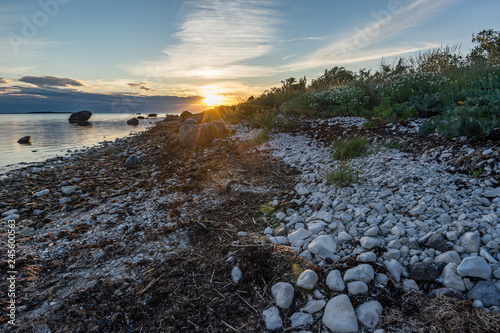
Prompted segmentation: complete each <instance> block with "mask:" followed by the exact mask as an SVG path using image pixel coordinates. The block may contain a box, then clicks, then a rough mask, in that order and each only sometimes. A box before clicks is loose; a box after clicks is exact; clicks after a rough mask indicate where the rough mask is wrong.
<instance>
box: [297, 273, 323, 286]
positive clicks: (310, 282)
mask: <svg viewBox="0 0 500 333" xmlns="http://www.w3.org/2000/svg"><path fill="white" fill-rule="evenodd" d="M317 283H318V275H317V274H316V272H315V271H313V270H311V269H306V270H305V271H303V272H302V273H301V274H300V275H299V278H298V279H297V286H299V287H301V288H304V289H307V290H312V289H314V287H316V284H317Z"/></svg>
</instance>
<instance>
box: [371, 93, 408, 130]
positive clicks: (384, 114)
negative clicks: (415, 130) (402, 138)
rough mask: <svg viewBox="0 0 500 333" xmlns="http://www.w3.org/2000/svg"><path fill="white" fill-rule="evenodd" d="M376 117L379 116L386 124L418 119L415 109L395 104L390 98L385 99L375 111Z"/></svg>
mask: <svg viewBox="0 0 500 333" xmlns="http://www.w3.org/2000/svg"><path fill="white" fill-rule="evenodd" d="M373 112H374V114H375V115H379V116H380V117H381V118H382V119H384V120H385V121H386V122H389V123H392V124H397V123H398V122H399V121H401V120H406V119H408V118H410V117H416V116H417V112H416V110H415V108H414V107H412V106H407V105H406V104H399V103H393V102H392V101H391V98H390V97H385V98H384V99H382V102H381V103H380V105H379V106H377V107H375V108H374V109H373Z"/></svg>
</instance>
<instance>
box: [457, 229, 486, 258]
mask: <svg viewBox="0 0 500 333" xmlns="http://www.w3.org/2000/svg"><path fill="white" fill-rule="evenodd" d="M460 245H461V246H462V247H463V248H464V249H465V251H467V253H476V252H479V246H480V245H481V239H480V238H479V235H478V234H476V233H475V232H467V233H465V234H464V235H463V236H462V237H461V238H460Z"/></svg>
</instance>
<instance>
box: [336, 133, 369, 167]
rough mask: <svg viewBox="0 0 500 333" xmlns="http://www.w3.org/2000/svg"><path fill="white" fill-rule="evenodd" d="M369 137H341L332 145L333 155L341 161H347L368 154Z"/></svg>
mask: <svg viewBox="0 0 500 333" xmlns="http://www.w3.org/2000/svg"><path fill="white" fill-rule="evenodd" d="M368 143H369V141H368V138H365V137H355V138H341V139H338V140H337V141H335V142H334V143H333V145H332V149H333V152H332V157H333V158H334V159H336V160H339V161H347V160H350V159H353V158H356V157H359V156H362V155H364V154H366V152H367V151H368Z"/></svg>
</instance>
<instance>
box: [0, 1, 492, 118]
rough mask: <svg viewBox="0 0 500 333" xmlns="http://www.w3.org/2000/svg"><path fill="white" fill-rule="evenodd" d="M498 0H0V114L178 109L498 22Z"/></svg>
mask: <svg viewBox="0 0 500 333" xmlns="http://www.w3.org/2000/svg"><path fill="white" fill-rule="evenodd" d="M498 13H500V1H498V0H481V1H472V0H353V1H345V0H343V1H341V0H309V1H303V0H302V1H299V0H267V1H262V0H261V1H258V0H231V1H229V0H143V1H135V0H105V1H103V0H0V113H8V112H14V113H16V112H32V111H59V112H61V111H78V110H83V109H86V110H91V111H93V112H123V113H126V112H130V113H137V112H160V113H178V112H181V111H183V110H186V109H187V110H190V111H193V112H196V111H201V110H204V109H207V108H209V107H211V106H213V105H217V104H234V103H238V102H240V101H243V100H246V99H247V98H248V97H249V96H252V95H253V96H258V95H260V94H261V93H262V92H263V91H265V90H266V89H269V88H270V87H273V86H279V85H280V84H281V83H280V82H281V80H284V79H286V78H289V77H295V78H299V77H300V78H301V77H304V76H306V77H307V79H308V80H309V82H310V80H311V79H314V78H316V77H318V76H320V75H321V74H322V73H323V72H324V71H325V69H330V68H333V67H335V66H344V67H346V68H348V69H350V70H353V71H358V70H359V69H362V68H366V69H372V70H376V69H377V68H378V67H379V66H380V62H381V59H382V58H383V59H384V61H385V62H386V63H389V64H390V63H393V62H395V61H396V59H397V58H399V57H408V56H411V55H412V54H414V53H415V52H423V51H426V50H428V49H429V48H432V47H439V46H440V45H450V46H452V45H456V44H461V52H462V54H467V53H469V51H470V49H471V48H472V47H473V45H472V43H471V39H472V34H473V33H478V32H480V31H481V30H483V29H494V30H500V20H498Z"/></svg>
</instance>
